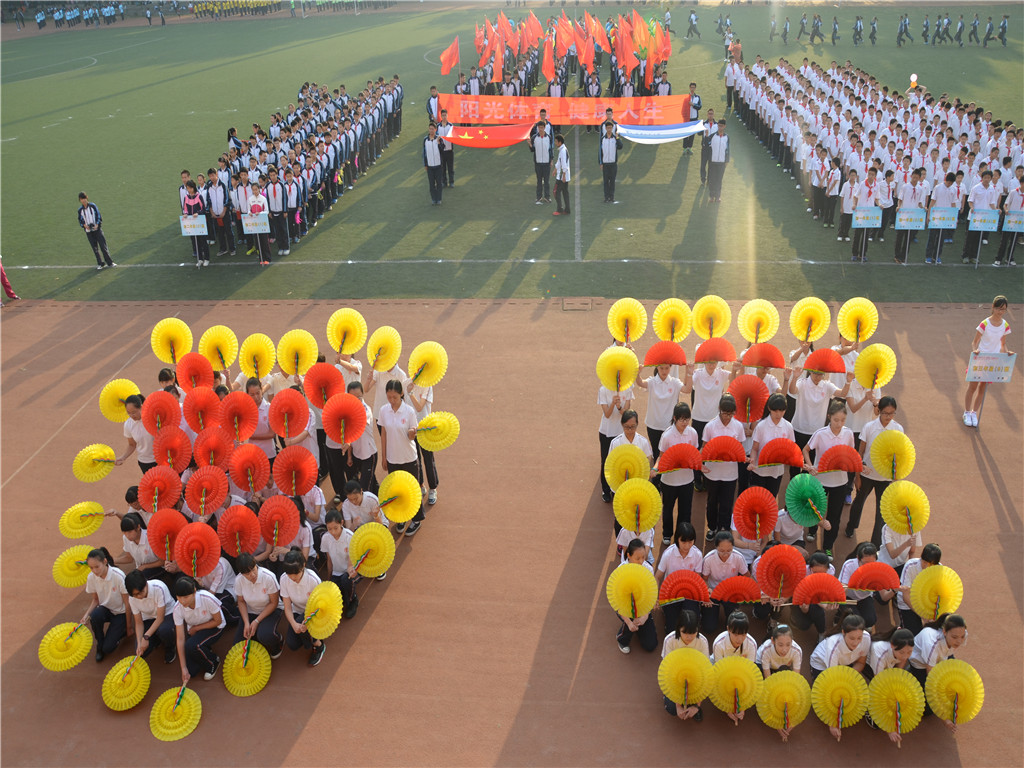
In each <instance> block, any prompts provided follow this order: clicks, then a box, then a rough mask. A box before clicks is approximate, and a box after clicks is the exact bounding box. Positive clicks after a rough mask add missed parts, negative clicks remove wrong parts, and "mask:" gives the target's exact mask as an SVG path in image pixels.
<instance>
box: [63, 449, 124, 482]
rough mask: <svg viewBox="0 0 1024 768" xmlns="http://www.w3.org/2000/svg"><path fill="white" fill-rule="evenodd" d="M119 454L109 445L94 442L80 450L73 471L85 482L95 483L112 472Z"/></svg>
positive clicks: (72, 465) (72, 466)
mask: <svg viewBox="0 0 1024 768" xmlns="http://www.w3.org/2000/svg"><path fill="white" fill-rule="evenodd" d="M116 458H117V454H116V453H114V449H113V448H111V447H110V446H109V445H104V444H103V443H93V444H92V445H87V446H85V448H83V449H82V450H80V451H79V452H78V455H77V456H75V460H74V462H72V464H71V471H72V472H73V473H74V474H75V477H77V478H78V479H79V480H81V481H82V482H83V483H95V482H97V481H99V480H102V479H103V478H104V477H106V476H107V475H109V474H110V470H112V469H113V468H114V459H116Z"/></svg>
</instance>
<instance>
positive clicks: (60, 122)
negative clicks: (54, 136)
mask: <svg viewBox="0 0 1024 768" xmlns="http://www.w3.org/2000/svg"><path fill="white" fill-rule="evenodd" d="M71 119H72V118H71V117H70V116H68V117H62V118H60V120H58V121H57V122H56V123H50V124H49V125H44V126H43V129H44V130H45V129H46V128H53V127H55V126H58V125H64V123H66V122H67V121H68V120H71Z"/></svg>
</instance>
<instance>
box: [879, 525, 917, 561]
mask: <svg viewBox="0 0 1024 768" xmlns="http://www.w3.org/2000/svg"><path fill="white" fill-rule="evenodd" d="M911 540H913V542H914V543H913V544H911V545H910V547H908V548H907V549H905V550H903V551H902V552H900V554H899V555H897V556H896V557H892V556H891V555H890V554H889V548H888V547H887V546H886V545H887V544H892V545H893V546H894V547H900V546H903V545H904V544H905V543H906V542H908V541H911ZM923 546H924V543H923V540H922V539H921V532H920V531H916V532H914V533H896V531H894V530H893V529H892V528H890V527H889V526H888V525H883V526H882V546H881V547H879V548H878V560H879V561H880V562H883V563H887V564H889V565H891V566H892V567H893V568H898V567H899V566H901V565H903V564H904V563H906V562H907V560H908V559H909V558H910V550H911V549H914V548H915V547H917V548H920V547H923Z"/></svg>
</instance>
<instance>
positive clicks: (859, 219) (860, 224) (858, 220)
mask: <svg viewBox="0 0 1024 768" xmlns="http://www.w3.org/2000/svg"><path fill="white" fill-rule="evenodd" d="M850 226H851V228H852V229H874V228H876V227H880V226H882V209H881V208H879V207H878V206H877V205H865V206H859V207H857V208H854V209H853V223H852V224H851V225H850Z"/></svg>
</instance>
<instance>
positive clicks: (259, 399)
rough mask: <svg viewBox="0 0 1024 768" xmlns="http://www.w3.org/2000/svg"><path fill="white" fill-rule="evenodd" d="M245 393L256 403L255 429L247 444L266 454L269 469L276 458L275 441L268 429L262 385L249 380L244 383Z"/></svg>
mask: <svg viewBox="0 0 1024 768" xmlns="http://www.w3.org/2000/svg"><path fill="white" fill-rule="evenodd" d="M245 393H246V394H247V395H249V397H251V398H252V400H253V402H254V403H256V413H257V418H256V429H255V431H254V432H253V433H252V437H250V438H249V442H250V443H252V444H253V445H255V446H257V447H259V449H260V450H261V451H263V453H265V454H266V456H267V460H268V461H269V462H270V467H271V469H273V467H274V459H276V458H277V440H276V439H275V433H274V430H273V429H271V427H270V403H269V402H268V401H267V400H266V398H264V396H263V385H262V384H261V383H260V380H259V379H256V378H250V379H247V380H246V382H245Z"/></svg>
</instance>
